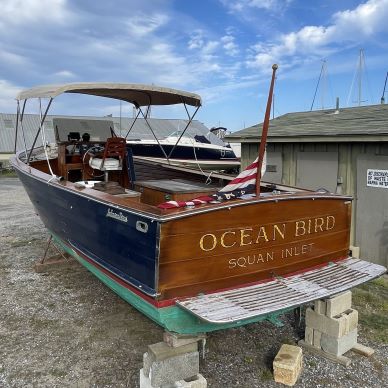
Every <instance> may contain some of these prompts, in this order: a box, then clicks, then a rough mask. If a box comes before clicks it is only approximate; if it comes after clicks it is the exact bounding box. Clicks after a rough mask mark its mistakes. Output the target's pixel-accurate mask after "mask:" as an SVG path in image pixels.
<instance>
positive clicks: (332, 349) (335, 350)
mask: <svg viewBox="0 0 388 388" xmlns="http://www.w3.org/2000/svg"><path fill="white" fill-rule="evenodd" d="M356 344H357V329H354V330H352V331H351V332H350V333H348V334H346V335H344V336H342V337H340V338H334V337H331V336H329V335H327V334H324V333H323V334H322V337H321V346H322V350H323V351H325V352H326V353H329V354H333V355H335V356H342V355H343V354H344V353H346V352H347V351H349V350H350V349H351V348H353V347H354V346H356Z"/></svg>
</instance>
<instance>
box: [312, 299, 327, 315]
mask: <svg viewBox="0 0 388 388" xmlns="http://www.w3.org/2000/svg"><path fill="white" fill-rule="evenodd" d="M314 311H315V312H316V313H318V314H322V315H326V300H325V299H318V300H316V301H314Z"/></svg>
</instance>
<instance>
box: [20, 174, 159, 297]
mask: <svg viewBox="0 0 388 388" xmlns="http://www.w3.org/2000/svg"><path fill="white" fill-rule="evenodd" d="M16 171H17V173H18V176H19V178H20V180H21V182H22V183H23V185H24V187H25V189H26V191H27V193H28V196H29V197H30V200H31V202H32V204H33V205H34V207H35V209H36V211H37V213H38V215H39V217H40V218H41V220H42V221H43V223H44V225H45V226H46V228H47V229H49V230H50V231H52V232H53V233H55V234H56V235H57V236H58V237H59V238H61V239H62V240H63V241H65V242H67V243H68V244H69V245H71V246H73V247H74V248H76V249H77V250H78V251H80V252H82V253H83V254H85V255H86V256H87V257H89V258H90V259H92V260H93V261H95V262H97V263H98V264H99V265H101V266H103V267H104V268H106V269H107V270H108V271H110V272H113V273H114V274H115V275H117V276H119V277H120V278H122V279H123V280H125V281H126V282H128V283H129V284H131V285H132V286H134V287H136V288H138V289H140V290H141V291H142V292H144V293H146V294H147V295H150V296H153V297H155V296H156V289H157V276H156V275H157V257H158V241H159V237H158V229H159V228H158V223H157V222H151V220H150V219H148V218H146V217H144V216H142V215H139V214H136V213H131V212H129V211H126V210H125V209H117V208H115V207H112V205H109V204H106V203H103V202H100V201H98V200H95V199H92V198H89V197H86V196H82V195H81V194H79V193H77V192H74V191H70V190H67V189H66V188H64V187H62V186H60V185H58V184H55V183H54V184H50V183H47V182H45V181H44V180H42V179H40V178H37V177H35V176H32V175H30V174H28V173H26V172H24V171H21V170H18V169H17V170H16ZM139 221H140V222H143V223H146V224H147V225H148V230H147V233H144V232H142V231H139V230H137V229H136V223H137V222H139Z"/></svg>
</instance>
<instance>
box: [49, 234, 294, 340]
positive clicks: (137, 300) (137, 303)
mask: <svg viewBox="0 0 388 388" xmlns="http://www.w3.org/2000/svg"><path fill="white" fill-rule="evenodd" d="M52 236H53V239H54V241H55V243H56V244H58V245H59V246H60V247H61V248H62V249H63V250H64V251H66V252H67V253H68V254H69V255H71V256H72V257H74V258H75V259H76V260H77V261H78V262H79V263H80V264H82V265H83V266H84V267H85V268H86V269H88V270H89V271H90V272H92V273H93V274H94V275H95V276H96V277H97V278H98V279H100V280H101V281H102V282H103V283H104V284H105V285H106V286H108V287H109V288H110V289H111V290H112V291H114V292H115V293H116V294H117V295H119V296H120V297H121V298H122V299H124V300H125V301H126V302H128V303H129V304H130V305H132V306H133V307H135V308H136V309H137V310H139V311H140V312H141V313H143V314H144V315H146V316H147V317H148V318H150V319H152V320H153V321H154V322H156V323H157V324H158V325H160V326H162V327H164V328H165V329H167V330H169V331H172V332H176V333H180V334H197V333H205V332H210V331H215V330H222V329H229V328H232V327H238V326H243V325H246V324H249V323H254V322H260V321H263V320H269V321H271V322H273V323H275V324H277V323H278V322H279V320H278V319H277V317H278V316H279V315H281V314H283V313H285V312H286V311H289V310H291V309H287V310H280V311H277V312H276V313H272V314H268V315H261V316H259V317H254V318H249V319H246V320H242V321H238V322H231V323H224V324H215V323H210V322H205V321H202V320H201V319H199V318H197V317H195V316H194V315H193V314H190V313H189V312H187V311H185V310H183V309H181V308H180V307H178V306H170V307H163V308H157V307H155V306H153V305H151V304H150V303H148V302H147V301H145V300H144V299H142V298H141V297H140V296H138V295H136V294H135V293H134V292H132V291H131V290H129V289H127V288H125V287H124V286H122V285H121V284H119V283H117V282H116V281H114V280H113V279H112V278H111V277H109V276H108V275H106V274H105V273H103V272H102V271H100V270H99V269H98V268H97V267H96V266H94V265H92V264H91V263H89V262H88V261H86V260H85V259H83V258H82V257H81V256H79V255H78V254H77V252H75V251H74V250H73V249H72V248H70V247H69V246H68V245H67V244H65V243H64V242H63V241H62V240H61V239H60V238H59V237H57V236H56V235H54V234H52Z"/></svg>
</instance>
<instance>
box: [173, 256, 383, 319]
mask: <svg viewBox="0 0 388 388" xmlns="http://www.w3.org/2000/svg"><path fill="white" fill-rule="evenodd" d="M385 272H386V268H385V267H383V266H381V265H378V264H373V263H369V262H367V261H364V260H359V259H355V258H352V257H349V258H348V259H346V260H342V261H338V262H336V263H329V264H328V265H326V266H324V267H320V268H316V269H313V270H310V271H307V272H304V273H300V274H297V275H292V276H289V277H286V278H281V277H279V278H275V279H274V280H270V281H267V282H263V283H259V284H256V285H253V286H248V287H242V288H238V289H233V290H228V291H222V292H216V293H213V294H207V295H199V296H196V297H192V298H189V299H185V300H181V301H177V302H176V303H177V305H178V306H180V307H182V308H183V309H185V310H188V311H189V312H190V313H192V314H194V315H195V316H197V317H198V318H200V319H202V320H204V321H206V322H211V323H218V324H224V323H232V322H238V321H242V320H245V319H249V318H254V317H259V316H261V315H266V314H271V313H274V312H276V311H279V310H283V309H287V308H292V307H296V306H299V305H302V304H305V303H307V302H311V301H314V300H317V299H321V298H326V297H328V296H330V295H334V294H337V293H339V292H342V291H345V290H348V289H350V288H352V287H355V286H358V285H359V284H362V283H365V282H367V281H369V280H372V279H374V278H377V277H379V276H380V275H382V274H384V273H385Z"/></svg>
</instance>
